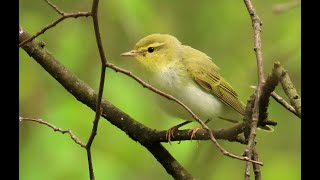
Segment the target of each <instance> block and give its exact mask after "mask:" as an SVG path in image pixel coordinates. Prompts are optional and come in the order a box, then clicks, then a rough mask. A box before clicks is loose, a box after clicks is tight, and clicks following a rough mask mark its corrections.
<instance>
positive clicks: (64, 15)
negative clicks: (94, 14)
mask: <svg viewBox="0 0 320 180" xmlns="http://www.w3.org/2000/svg"><path fill="white" fill-rule="evenodd" d="M83 16H84V17H88V16H91V13H90V12H77V13H63V16H61V17H60V18H59V19H57V20H55V21H54V22H52V23H51V24H48V25H46V27H44V28H43V29H42V30H40V31H39V32H37V33H36V34H35V35H33V36H31V37H29V39H25V40H24V41H22V42H19V47H22V46H23V45H25V44H26V43H28V42H30V41H32V40H33V39H34V38H36V37H38V36H40V35H41V34H43V33H45V32H46V31H47V30H49V29H51V28H52V27H54V26H56V25H57V24H58V23H60V22H61V21H63V20H64V19H67V18H70V17H73V18H77V17H83Z"/></svg>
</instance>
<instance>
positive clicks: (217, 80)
mask: <svg viewBox="0 0 320 180" xmlns="http://www.w3.org/2000/svg"><path fill="white" fill-rule="evenodd" d="M185 48H188V49H186V51H185V52H188V53H187V54H186V56H185V57H188V58H184V59H185V65H186V68H187V70H188V71H189V72H190V74H191V76H192V78H193V80H194V81H195V82H197V84H199V85H200V86H201V87H202V88H203V89H204V90H206V91H208V92H210V93H211V94H213V95H214V96H216V97H218V98H219V99H220V100H221V101H222V102H224V103H225V104H227V105H229V106H230V107H232V108H233V109H234V110H236V111H237V112H239V113H240V114H242V115H244V113H245V105H244V104H243V103H242V102H241V101H240V100H239V99H238V95H237V93H236V92H235V91H234V90H233V88H232V87H231V85H230V84H229V83H228V82H227V81H226V80H224V79H223V78H222V77H221V76H220V74H219V72H218V71H219V68H218V67H217V66H216V65H215V64H214V63H213V62H212V61H211V59H210V57H208V56H207V55H206V54H204V53H202V52H200V51H198V50H195V49H193V48H191V47H188V46H185ZM190 57H191V58H190ZM192 57H196V58H201V60H199V59H193V58H192Z"/></svg>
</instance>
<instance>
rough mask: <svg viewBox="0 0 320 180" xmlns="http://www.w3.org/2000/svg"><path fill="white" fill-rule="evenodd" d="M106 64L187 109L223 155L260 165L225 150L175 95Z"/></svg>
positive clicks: (108, 65) (128, 72)
mask: <svg viewBox="0 0 320 180" xmlns="http://www.w3.org/2000/svg"><path fill="white" fill-rule="evenodd" d="M106 66H107V67H109V68H111V69H113V70H115V71H116V72H120V73H123V74H126V75H127V76H129V77H131V78H133V79H134V80H136V81H137V82H138V83H140V84H141V85H142V86H143V87H145V88H147V89H149V90H151V91H153V92H155V93H157V94H159V95H161V96H163V97H165V98H167V99H169V100H173V101H175V102H176V103H178V104H179V105H180V106H182V107H183V108H184V109H185V110H187V111H188V112H189V114H190V115H191V116H192V117H193V118H194V119H195V120H196V121H197V122H198V123H200V124H201V126H202V128H203V129H206V130H207V132H208V133H209V135H210V140H211V141H212V142H213V143H214V145H216V146H217V147H218V148H219V150H220V151H221V152H222V153H223V154H224V155H226V156H229V157H232V158H235V159H239V160H243V161H249V162H253V163H258V164H260V165H262V163H261V162H257V161H253V160H250V159H249V158H248V157H240V156H236V155H233V154H231V153H229V152H228V151H226V150H225V149H224V148H223V147H222V146H221V145H220V144H219V143H218V142H217V140H216V139H215V138H214V136H213V134H212V132H211V130H210V129H209V128H208V126H207V125H206V124H205V123H203V122H202V121H201V120H200V119H199V118H198V116H197V115H195V114H194V113H193V112H192V110H191V109H190V108H189V107H187V106H186V105H184V104H183V103H182V102H181V101H179V100H178V99H177V98H175V97H173V96H171V95H169V94H166V93H164V92H162V91H160V90H158V89H156V88H154V87H153V86H151V85H150V84H148V83H146V82H144V81H143V80H141V79H140V78H138V77H137V76H135V75H133V74H132V73H131V72H130V71H127V70H124V69H122V68H119V67H117V66H115V65H113V64H111V63H107V64H106Z"/></svg>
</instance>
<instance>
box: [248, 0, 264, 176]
mask: <svg viewBox="0 0 320 180" xmlns="http://www.w3.org/2000/svg"><path fill="white" fill-rule="evenodd" d="M244 3H245V5H246V7H247V10H248V12H249V15H250V18H251V20H252V27H253V31H254V51H255V55H256V59H257V67H258V87H257V89H256V93H255V94H256V96H255V98H254V99H255V100H254V106H253V112H252V117H251V118H250V119H248V126H250V127H249V128H248V129H250V134H249V137H248V138H247V139H248V145H247V148H246V150H245V153H244V155H246V156H248V158H249V159H251V157H252V150H253V148H254V146H255V137H256V129H257V125H258V120H259V110H260V98H261V94H262V90H263V89H262V87H263V85H264V83H265V79H264V69H263V60H262V50H261V37H260V36H261V35H260V32H261V25H262V22H261V20H260V18H259V17H258V15H257V13H256V12H255V9H254V8H253V5H252V3H251V1H250V0H244ZM248 169H249V171H248ZM247 172H249V173H247ZM249 179H250V163H249V162H246V171H245V180H249Z"/></svg>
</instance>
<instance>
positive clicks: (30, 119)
mask: <svg viewBox="0 0 320 180" xmlns="http://www.w3.org/2000/svg"><path fill="white" fill-rule="evenodd" d="M19 121H32V122H37V123H40V124H44V125H46V126H48V127H50V128H52V129H53V130H54V131H59V132H61V133H62V134H65V133H68V134H69V135H70V137H71V139H72V140H73V141H74V142H75V143H77V144H79V145H80V146H81V147H85V146H86V144H84V143H82V142H81V140H80V139H78V138H77V137H76V135H74V134H73V132H72V131H71V130H70V129H68V130H63V129H61V128H58V127H56V126H54V125H52V124H50V123H48V122H46V121H43V120H42V119H34V118H24V117H19Z"/></svg>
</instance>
